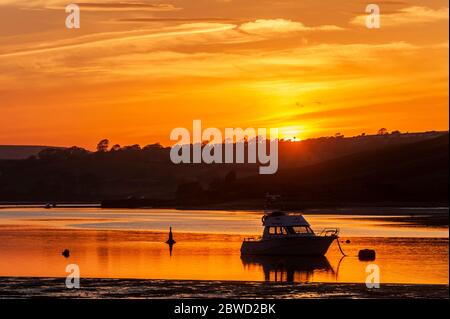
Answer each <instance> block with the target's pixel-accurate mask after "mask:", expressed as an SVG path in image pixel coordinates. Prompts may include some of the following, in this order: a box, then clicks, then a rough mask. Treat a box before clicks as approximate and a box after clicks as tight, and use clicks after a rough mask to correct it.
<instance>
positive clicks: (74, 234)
mask: <svg viewBox="0 0 450 319" xmlns="http://www.w3.org/2000/svg"><path fill="white" fill-rule="evenodd" d="M392 217H393V219H389V221H386V220H384V218H383V217H381V216H344V215H306V218H307V219H308V221H309V222H310V223H311V225H312V227H313V229H316V230H319V229H321V228H324V227H339V228H340V229H341V237H342V238H341V240H345V239H347V238H348V239H350V243H349V244H347V243H342V248H343V249H344V250H345V252H346V253H347V254H349V255H353V256H354V255H356V254H357V253H358V250H359V249H362V248H372V249H375V250H376V251H377V259H376V261H375V263H376V264H377V265H378V266H379V267H380V271H381V282H382V283H383V282H385V283H440V284H448V228H446V227H433V228H430V227H418V226H414V225H408V224H405V223H404V222H403V221H402V222H400V221H398V222H396V221H395V214H392ZM399 220H400V219H399ZM169 226H172V227H173V229H174V236H175V240H176V241H177V243H176V244H175V245H174V247H173V249H172V251H170V250H169V247H168V245H166V244H165V243H164V241H165V240H166V239H167V230H168V228H169ZM261 232H262V227H261V212H227V211H177V210H107V209H99V208H71V209H68V208H67V209H64V208H56V209H50V210H45V209H41V208H26V209H24V208H3V209H0V276H39V277H55V276H56V277H59V276H61V277H63V276H66V275H67V274H66V272H65V267H66V266H67V265H68V264H71V263H74V264H78V265H79V267H80V270H81V276H82V277H101V278H151V279H199V280H255V281H264V280H271V281H275V280H276V281H294V282H361V283H362V282H364V281H365V278H366V276H367V274H366V272H365V268H366V266H367V265H368V264H369V263H367V262H361V261H359V260H358V258H355V257H346V258H344V259H342V258H341V257H342V256H341V253H340V252H339V250H338V248H337V245H336V243H334V244H333V245H332V246H331V247H330V250H329V251H328V253H327V255H326V257H324V258H288V257H276V258H268V257H264V258H257V257H253V258H248V257H247V258H241V256H240V251H239V249H240V245H241V242H242V240H243V238H245V237H248V236H249V235H260V234H261ZM65 248H68V249H70V251H71V255H70V257H69V258H64V257H63V256H62V255H61V251H62V250H63V249H65Z"/></svg>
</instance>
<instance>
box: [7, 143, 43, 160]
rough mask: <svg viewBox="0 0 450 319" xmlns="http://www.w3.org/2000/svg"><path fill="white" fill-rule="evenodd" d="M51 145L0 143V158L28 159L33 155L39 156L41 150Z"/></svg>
mask: <svg viewBox="0 0 450 319" xmlns="http://www.w3.org/2000/svg"><path fill="white" fill-rule="evenodd" d="M49 147H50V146H39V145H0V160H1V159H8V160H11V159H13V160H14V159H26V158H28V157H30V156H33V155H34V156H37V155H38V153H39V152H40V151H42V150H43V149H46V148H49Z"/></svg>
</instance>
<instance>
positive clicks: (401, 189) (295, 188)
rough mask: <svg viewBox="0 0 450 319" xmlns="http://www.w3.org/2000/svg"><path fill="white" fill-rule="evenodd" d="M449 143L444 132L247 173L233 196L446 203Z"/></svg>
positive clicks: (324, 200) (237, 182) (305, 199)
mask: <svg viewBox="0 0 450 319" xmlns="http://www.w3.org/2000/svg"><path fill="white" fill-rule="evenodd" d="M448 146H449V137H448V134H447V135H445V136H442V137H438V138H435V139H432V140H427V141H422V142H417V143H412V144H407V145H400V146H391V147H387V148H383V149H377V150H373V151H365V152H361V153H357V154H353V155H349V156H344V157H341V158H338V159H334V160H329V161H326V162H322V163H319V164H315V165H310V166H305V167H302V168H298V169H287V170H283V171H280V172H279V173H278V174H276V175H272V176H269V175H265V176H264V175H261V176H255V177H251V178H246V179H243V180H240V181H236V184H235V185H234V187H233V192H235V193H234V195H233V196H231V197H236V198H239V197H240V196H245V197H255V198H257V197H260V196H263V194H264V193H265V192H271V193H280V194H282V195H283V196H284V198H285V200H286V202H287V203H289V202H294V203H301V202H314V201H315V202H334V203H344V202H346V203H356V202H359V203H363V202H364V201H368V202H378V203H383V202H410V203H414V202H416V203H430V202H436V203H438V202H440V203H445V202H447V203H448V177H449V172H448V157H449V156H448V155H449V153H448ZM244 194H245V195H244Z"/></svg>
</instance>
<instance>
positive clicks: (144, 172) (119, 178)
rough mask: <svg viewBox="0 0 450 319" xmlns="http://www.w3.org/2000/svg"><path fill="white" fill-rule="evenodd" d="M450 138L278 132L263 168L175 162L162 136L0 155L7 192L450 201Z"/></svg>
mask: <svg viewBox="0 0 450 319" xmlns="http://www.w3.org/2000/svg"><path fill="white" fill-rule="evenodd" d="M448 139H449V135H448V132H428V133H414V134H393V133H391V134H388V135H379V136H359V137H353V138H343V137H341V136H339V137H326V138H319V139H311V140H306V141H303V142H290V141H280V151H279V153H280V165H279V170H278V172H277V173H276V174H275V175H265V176H264V175H259V174H257V172H258V166H259V165H258V164H245V165H242V164H225V165H224V164H213V165H207V164H183V165H175V164H173V163H171V161H170V158H169V153H170V148H168V147H162V146H161V145H159V144H152V145H147V146H145V147H143V148H141V147H140V146H139V145H133V146H125V147H120V148H119V147H114V148H112V149H107V150H105V151H101V152H89V151H86V150H83V149H81V148H77V147H72V148H65V149H61V148H60V149H58V148H56V149H46V150H44V151H41V152H40V153H39V155H38V157H37V158H29V159H27V160H0V201H3V202H7V201H55V202H58V201H68V202H70V201H72V202H84V201H89V202H99V201H102V200H117V199H125V198H132V199H139V201H140V202H136V201H134V202H132V203H131V204H132V205H136V206H139V205H145V206H146V205H151V206H158V205H166V206H178V207H194V206H195V207H210V206H214V205H224V204H229V208H233V207H250V206H251V205H248V203H257V204H256V206H255V205H254V204H252V205H253V206H252V207H253V208H261V207H262V206H261V203H263V200H264V194H265V193H266V192H270V193H278V194H281V195H282V196H283V198H284V200H285V202H286V203H287V204H288V205H290V207H291V208H302V207H304V206H306V205H310V206H320V205H322V206H323V205H327V204H330V205H332V204H335V203H336V204H340V205H343V204H346V203H361V204H367V205H370V204H371V203H380V204H381V205H384V204H383V203H387V204H389V205H391V204H394V205H396V204H397V205H403V204H404V203H412V204H414V205H422V204H426V205H442V204H443V205H448V193H447V192H448ZM259 200H260V202H259ZM237 203H239V204H237ZM128 204H130V203H128V202H126V201H125V202H122V203H121V204H120V205H124V206H126V205H128ZM238 205H241V206H238ZM245 205H247V206H245Z"/></svg>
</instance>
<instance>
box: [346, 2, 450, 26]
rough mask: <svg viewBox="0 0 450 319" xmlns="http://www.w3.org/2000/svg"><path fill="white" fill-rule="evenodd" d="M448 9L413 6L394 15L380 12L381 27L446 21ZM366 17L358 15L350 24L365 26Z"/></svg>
mask: <svg viewBox="0 0 450 319" xmlns="http://www.w3.org/2000/svg"><path fill="white" fill-rule="evenodd" d="M448 12H449V11H448V7H447V8H440V9H431V8H428V7H420V6H413V7H408V8H403V9H400V10H399V11H398V12H395V13H385V14H383V11H382V10H381V12H380V15H381V26H382V27H383V26H396V25H404V24H415V23H432V22H437V21H443V20H448V17H449V14H448ZM366 17H367V15H359V16H357V17H355V18H353V20H352V21H351V23H352V24H356V25H365V24H366Z"/></svg>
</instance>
